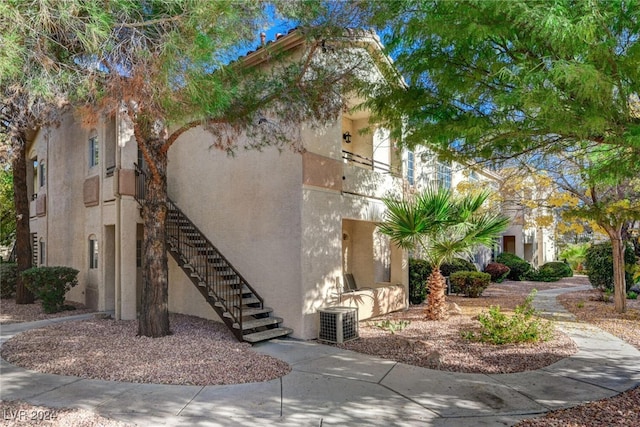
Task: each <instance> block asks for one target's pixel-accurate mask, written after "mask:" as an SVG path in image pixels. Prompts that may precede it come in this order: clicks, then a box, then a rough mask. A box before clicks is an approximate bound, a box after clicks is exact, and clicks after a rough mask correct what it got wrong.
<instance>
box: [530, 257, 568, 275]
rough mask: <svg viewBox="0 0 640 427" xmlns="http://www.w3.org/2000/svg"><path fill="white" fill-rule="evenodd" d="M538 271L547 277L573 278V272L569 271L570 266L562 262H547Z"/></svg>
mask: <svg viewBox="0 0 640 427" xmlns="http://www.w3.org/2000/svg"><path fill="white" fill-rule="evenodd" d="M538 271H540V272H543V273H545V274H548V275H549V276H557V277H573V270H572V269H571V266H570V265H569V264H565V263H564V262H558V261H553V262H548V263H546V264H543V265H542V266H541V267H540V268H539V269H538Z"/></svg>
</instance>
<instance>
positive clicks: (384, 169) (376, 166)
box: [342, 150, 400, 176]
mask: <svg viewBox="0 0 640 427" xmlns="http://www.w3.org/2000/svg"><path fill="white" fill-rule="evenodd" d="M342 158H343V159H344V160H346V161H347V162H349V163H354V164H356V165H357V166H359V167H362V168H364V169H371V170H374V171H377V172H380V173H388V174H391V175H393V176H400V169H399V168H397V167H394V166H391V165H389V164H387V163H384V162H381V161H379V160H375V159H371V158H369V157H365V156H361V155H360V154H355V153H352V152H350V151H346V150H342Z"/></svg>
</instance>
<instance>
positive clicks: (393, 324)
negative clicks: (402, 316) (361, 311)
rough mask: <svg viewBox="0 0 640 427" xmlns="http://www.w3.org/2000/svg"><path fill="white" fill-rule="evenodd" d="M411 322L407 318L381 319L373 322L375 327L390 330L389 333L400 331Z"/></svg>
mask: <svg viewBox="0 0 640 427" xmlns="http://www.w3.org/2000/svg"><path fill="white" fill-rule="evenodd" d="M410 323H411V322H410V321H408V320H397V321H393V320H388V319H387V320H383V321H381V322H376V323H374V326H375V327H376V328H380V329H384V330H385V331H389V332H391V334H395V333H396V332H400V331H401V330H403V329H404V328H406V327H407V326H409V324H410Z"/></svg>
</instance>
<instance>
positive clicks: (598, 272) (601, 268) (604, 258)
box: [585, 242, 636, 291]
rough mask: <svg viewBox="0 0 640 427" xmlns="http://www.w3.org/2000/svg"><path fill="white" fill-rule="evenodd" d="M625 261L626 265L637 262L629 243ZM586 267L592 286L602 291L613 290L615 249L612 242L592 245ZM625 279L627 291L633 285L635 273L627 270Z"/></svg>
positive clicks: (588, 251)
mask: <svg viewBox="0 0 640 427" xmlns="http://www.w3.org/2000/svg"><path fill="white" fill-rule="evenodd" d="M624 262H625V267H626V266H632V265H634V264H635V263H636V256H635V254H634V253H633V248H632V247H631V245H627V248H626V250H625V252H624ZM585 267H586V268H587V276H588V277H589V282H591V286H593V287H594V288H596V289H600V290H601V291H605V290H607V289H608V290H611V291H613V250H612V248H611V242H606V243H598V244H596V245H592V246H591V247H590V248H589V249H588V250H587V254H586V256H585ZM625 270H626V268H625ZM625 280H626V282H627V289H626V290H625V291H628V290H629V288H630V287H631V286H632V285H633V275H632V274H631V273H629V272H628V271H625Z"/></svg>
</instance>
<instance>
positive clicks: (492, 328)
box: [463, 290, 552, 344]
mask: <svg viewBox="0 0 640 427" xmlns="http://www.w3.org/2000/svg"><path fill="white" fill-rule="evenodd" d="M535 294H536V291H535V290H533V291H532V292H531V293H530V294H529V295H528V296H527V298H526V299H525V301H524V303H523V304H521V305H518V306H517V307H516V309H515V313H514V314H513V315H512V316H508V315H506V314H505V313H503V312H502V311H501V310H500V306H491V307H490V308H489V311H488V312H483V313H480V315H478V321H479V322H480V325H481V329H480V332H479V333H475V332H472V331H467V332H463V336H464V337H465V338H467V339H470V340H473V341H480V342H488V343H492V344H514V343H521V342H538V341H546V340H548V339H549V338H551V335H552V334H551V332H552V329H551V324H550V323H548V322H545V321H543V320H540V319H538V318H536V317H535V310H534V309H533V305H532V304H533V298H534V297H535Z"/></svg>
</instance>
